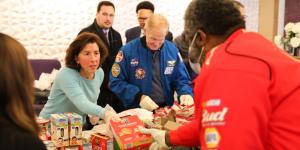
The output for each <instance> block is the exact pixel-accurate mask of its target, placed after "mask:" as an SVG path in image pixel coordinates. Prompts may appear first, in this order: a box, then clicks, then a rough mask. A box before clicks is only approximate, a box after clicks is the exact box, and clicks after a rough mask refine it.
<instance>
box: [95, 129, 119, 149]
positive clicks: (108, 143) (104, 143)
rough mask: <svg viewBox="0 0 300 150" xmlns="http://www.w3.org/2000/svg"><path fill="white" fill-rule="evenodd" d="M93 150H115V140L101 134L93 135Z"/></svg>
mask: <svg viewBox="0 0 300 150" xmlns="http://www.w3.org/2000/svg"><path fill="white" fill-rule="evenodd" d="M91 143H92V150H113V149H114V145H113V139H112V138H110V137H108V136H105V135H102V134H100V133H93V134H92V135H91Z"/></svg>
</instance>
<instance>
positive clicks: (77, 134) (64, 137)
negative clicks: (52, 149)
mask: <svg viewBox="0 0 300 150" xmlns="http://www.w3.org/2000/svg"><path fill="white" fill-rule="evenodd" d="M50 120H51V140H52V142H53V144H54V145H55V146H56V147H65V146H76V145H82V138H81V136H82V117H81V116H80V115H78V114H76V113H66V114H51V117H50Z"/></svg>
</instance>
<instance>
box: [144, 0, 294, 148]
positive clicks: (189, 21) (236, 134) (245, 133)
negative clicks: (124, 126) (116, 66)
mask: <svg viewBox="0 0 300 150" xmlns="http://www.w3.org/2000/svg"><path fill="white" fill-rule="evenodd" d="M185 28H186V29H189V30H190V35H191V36H190V37H192V34H193V33H194V34H195V36H194V37H195V38H194V39H195V40H194V41H195V43H194V44H196V46H197V47H200V46H203V50H204V51H205V54H206V55H205V62H204V64H203V65H202V69H201V72H200V74H199V76H198V77H197V78H196V80H195V87H194V92H195V115H196V119H195V120H193V121H192V122H190V123H188V124H185V125H183V126H181V127H179V128H178V129H177V130H173V131H169V132H166V131H162V130H157V129H141V131H142V132H144V133H148V134H152V136H153V138H154V140H155V142H154V143H153V144H152V145H151V147H150V149H156V148H162V147H167V146H174V145H184V146H200V147H201V150H219V149H221V150H228V149H230V150H277V149H278V150H279V149H280V150H283V149H288V150H295V149H299V147H300V120H298V118H300V111H299V108H300V63H299V62H300V61H299V60H296V59H295V58H293V57H291V56H289V55H288V54H286V53H285V52H284V51H283V50H281V49H279V48H278V47H276V45H274V44H273V43H272V42H270V41H269V40H267V39H265V38H264V37H262V36H261V35H259V34H258V33H253V32H247V31H245V30H244V28H245V21H244V19H243V17H242V16H241V14H240V13H239V10H237V9H236V8H235V7H234V5H233V3H232V1H231V0H193V1H192V2H191V3H190V5H189V7H188V9H187V11H186V15H185ZM198 50H199V49H198Z"/></svg>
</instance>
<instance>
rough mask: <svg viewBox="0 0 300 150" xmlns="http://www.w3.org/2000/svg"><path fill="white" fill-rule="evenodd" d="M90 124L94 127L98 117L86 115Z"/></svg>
mask: <svg viewBox="0 0 300 150" xmlns="http://www.w3.org/2000/svg"><path fill="white" fill-rule="evenodd" d="M88 116H89V119H90V122H91V124H92V125H96V124H97V123H98V122H99V119H100V118H99V117H98V116H94V115H88Z"/></svg>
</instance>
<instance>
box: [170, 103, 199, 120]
mask: <svg viewBox="0 0 300 150" xmlns="http://www.w3.org/2000/svg"><path fill="white" fill-rule="evenodd" d="M172 109H173V110H174V111H175V114H176V115H180V116H183V117H189V116H192V115H193V114H194V105H190V106H181V105H179V104H178V103H177V102H174V104H173V106H172Z"/></svg>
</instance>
